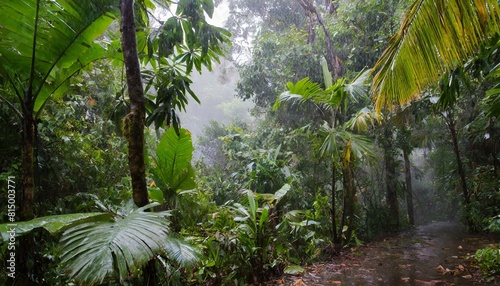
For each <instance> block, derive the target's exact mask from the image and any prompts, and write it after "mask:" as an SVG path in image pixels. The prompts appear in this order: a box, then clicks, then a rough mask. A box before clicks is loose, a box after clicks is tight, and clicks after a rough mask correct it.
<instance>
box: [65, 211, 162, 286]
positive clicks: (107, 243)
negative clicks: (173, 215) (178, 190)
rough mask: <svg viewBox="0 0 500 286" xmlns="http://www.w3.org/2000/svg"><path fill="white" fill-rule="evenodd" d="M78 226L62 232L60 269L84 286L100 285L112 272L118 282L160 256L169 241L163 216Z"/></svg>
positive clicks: (148, 214) (134, 216) (138, 213)
mask: <svg viewBox="0 0 500 286" xmlns="http://www.w3.org/2000/svg"><path fill="white" fill-rule="evenodd" d="M152 206H153V204H150V205H148V206H145V207H143V208H139V209H137V210H135V211H133V212H131V213H129V214H128V215H126V216H121V215H114V216H113V217H112V218H111V219H110V220H107V221H101V222H90V223H83V224H79V225H77V226H75V227H72V228H70V229H68V230H66V231H65V232H64V233H63V235H62V238H61V240H60V243H61V245H62V250H61V258H62V264H63V265H64V269H65V270H66V272H67V273H68V274H69V275H70V277H72V278H74V279H75V280H77V281H78V282H80V283H82V284H85V285H96V284H101V283H102V282H103V281H104V280H105V279H106V278H107V277H109V276H111V275H112V274H113V273H114V271H115V269H117V270H118V274H119V275H118V276H119V277H120V279H121V280H122V281H121V282H123V279H124V278H126V277H128V276H129V275H130V274H131V272H132V271H133V270H135V269H138V268H140V267H141V266H143V265H145V264H146V263H147V262H148V261H149V260H151V259H153V258H154V257H155V256H156V255H157V254H159V253H160V252H162V251H163V250H164V249H165V248H166V247H165V244H164V243H165V241H167V239H168V238H169V236H168V234H169V228H168V224H169V221H168V220H167V219H166V216H168V213H167V212H160V213H153V212H145V211H144V209H146V208H150V207H152Z"/></svg>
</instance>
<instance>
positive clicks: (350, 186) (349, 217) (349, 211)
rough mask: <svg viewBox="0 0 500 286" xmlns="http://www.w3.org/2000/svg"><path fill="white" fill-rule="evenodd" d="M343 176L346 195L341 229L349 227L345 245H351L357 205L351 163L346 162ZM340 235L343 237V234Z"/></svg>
mask: <svg viewBox="0 0 500 286" xmlns="http://www.w3.org/2000/svg"><path fill="white" fill-rule="evenodd" d="M342 176H343V181H344V182H343V185H344V192H345V194H344V212H343V215H342V224H341V227H342V228H343V227H344V226H347V231H346V232H345V241H344V242H343V244H344V245H345V244H347V243H349V241H350V239H351V235H352V232H353V230H354V209H355V204H356V185H355V184H354V174H353V172H352V169H351V165H350V163H349V162H344V166H343V167H342ZM341 231H342V230H341ZM340 235H342V232H341V233H340Z"/></svg>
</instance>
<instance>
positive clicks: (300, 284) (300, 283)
mask: <svg viewBox="0 0 500 286" xmlns="http://www.w3.org/2000/svg"><path fill="white" fill-rule="evenodd" d="M293 286H307V284H306V283H304V281H303V280H302V279H299V280H297V281H295V282H294V283H293Z"/></svg>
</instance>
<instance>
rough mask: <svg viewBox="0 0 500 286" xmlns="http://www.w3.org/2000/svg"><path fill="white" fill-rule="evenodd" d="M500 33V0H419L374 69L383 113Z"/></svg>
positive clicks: (375, 97) (378, 105) (376, 93)
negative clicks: (384, 108)
mask: <svg viewBox="0 0 500 286" xmlns="http://www.w3.org/2000/svg"><path fill="white" fill-rule="evenodd" d="M499 32H500V8H499V4H498V1H497V0H448V1H444V0H437V1H435V0H417V1H415V2H414V3H413V4H412V5H411V6H410V8H409V9H408V11H407V12H406V14H405V16H404V18H403V20H402V22H401V26H400V29H399V31H398V32H397V33H396V34H395V35H394V36H393V38H392V39H391V40H390V42H389V45H388V47H387V49H386V50H385V51H384V53H383V54H382V56H381V57H380V59H379V60H378V62H377V63H376V64H375V67H374V68H373V70H374V71H376V75H375V76H374V79H373V86H372V91H373V100H374V101H375V106H376V110H377V112H380V110H381V109H382V108H383V107H391V106H393V105H403V104H405V103H407V102H408V101H411V100H413V99H416V98H417V97H418V96H419V93H420V91H422V90H423V89H425V88H427V87H428V86H430V85H431V84H433V83H435V82H437V81H438V79H439V78H440V76H441V75H443V74H445V73H446V72H448V71H450V70H452V69H454V68H455V67H457V66H460V65H462V64H463V63H464V62H466V61H467V60H468V59H469V57H470V56H471V55H473V54H474V53H476V51H477V49H478V47H480V46H481V45H482V44H483V43H484V42H485V41H486V40H487V39H488V37H490V36H491V35H493V34H495V33H499Z"/></svg>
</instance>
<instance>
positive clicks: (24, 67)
mask: <svg viewBox="0 0 500 286" xmlns="http://www.w3.org/2000/svg"><path fill="white" fill-rule="evenodd" d="M117 13H118V1H115V0H56V1H49V0H4V1H0V77H5V78H6V79H7V80H8V81H9V82H10V84H11V85H12V87H13V88H14V90H15V91H16V93H17V95H18V98H22V97H24V96H25V93H26V91H28V90H31V92H32V96H33V100H34V102H35V107H34V111H35V112H37V111H39V110H40V109H41V108H42V107H43V105H44V104H45V102H46V101H47V99H48V98H49V97H50V96H53V95H62V94H63V92H62V91H64V89H66V88H67V87H68V84H67V80H68V79H69V77H71V76H72V75H73V74H74V73H76V72H77V71H78V70H80V69H81V68H83V67H85V66H86V65H88V64H89V63H91V62H93V61H95V60H97V59H100V58H103V57H105V55H107V51H106V49H105V47H104V46H102V45H100V44H98V43H95V42H94V41H95V39H97V38H98V37H99V36H101V35H102V34H103V32H104V31H105V30H106V29H107V28H108V26H109V25H110V24H111V22H113V21H114V20H115V18H116V15H117Z"/></svg>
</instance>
